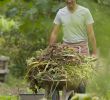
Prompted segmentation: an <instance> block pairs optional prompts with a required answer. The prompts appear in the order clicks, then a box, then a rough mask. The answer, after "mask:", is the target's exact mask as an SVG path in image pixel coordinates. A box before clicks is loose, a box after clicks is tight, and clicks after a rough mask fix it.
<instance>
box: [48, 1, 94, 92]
mask: <svg viewBox="0 0 110 100" xmlns="http://www.w3.org/2000/svg"><path fill="white" fill-rule="evenodd" d="M93 23H94V20H93V18H92V15H91V13H90V11H89V10H88V9H87V8H85V7H82V6H80V5H78V4H77V2H76V0H66V6H65V7H64V8H62V9H59V11H58V12H57V15H56V17H55V19H54V26H53V30H52V33H51V36H50V41H49V45H52V44H54V43H55V42H56V40H57V35H58V31H59V29H60V26H62V28H63V33H64V35H63V43H64V44H65V45H70V46H72V47H74V48H76V51H77V52H79V53H81V54H84V55H89V49H88V41H90V43H91V46H92V55H93V56H96V40H95V36H94V30H93ZM77 92H79V93H84V92H85V87H84V86H82V85H81V86H79V87H78V90H77Z"/></svg>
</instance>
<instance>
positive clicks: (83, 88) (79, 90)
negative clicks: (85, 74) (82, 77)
mask: <svg viewBox="0 0 110 100" xmlns="http://www.w3.org/2000/svg"><path fill="white" fill-rule="evenodd" d="M76 92H77V93H85V92H86V85H85V84H82V83H81V84H80V85H79V86H78V88H77V90H76Z"/></svg>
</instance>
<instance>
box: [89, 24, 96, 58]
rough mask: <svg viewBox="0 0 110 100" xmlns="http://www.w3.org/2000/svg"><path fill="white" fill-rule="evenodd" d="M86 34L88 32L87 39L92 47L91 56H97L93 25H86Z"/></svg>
mask: <svg viewBox="0 0 110 100" xmlns="http://www.w3.org/2000/svg"><path fill="white" fill-rule="evenodd" d="M87 32H88V39H89V41H90V43H91V45H92V49H93V51H92V55H94V56H96V54H97V48H96V39H95V35H94V30H93V24H88V25H87Z"/></svg>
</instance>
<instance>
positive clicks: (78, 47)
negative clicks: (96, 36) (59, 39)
mask: <svg viewBox="0 0 110 100" xmlns="http://www.w3.org/2000/svg"><path fill="white" fill-rule="evenodd" d="M63 45H68V46H70V47H73V48H74V49H75V51H76V52H77V53H80V54H82V55H86V56H88V55H89V47H88V43H87V42H85V41H82V42H78V43H67V42H64V43H63Z"/></svg>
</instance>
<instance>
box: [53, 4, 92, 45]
mask: <svg viewBox="0 0 110 100" xmlns="http://www.w3.org/2000/svg"><path fill="white" fill-rule="evenodd" d="M54 23H55V24H61V25H62V28H63V33H64V35H63V41H64V42H67V43H77V42H81V41H88V37H87V24H92V23H94V20H93V18H92V15H91V13H90V11H89V9H87V8H85V7H82V6H80V5H78V8H77V9H76V11H75V12H73V13H71V12H70V11H69V10H68V8H67V6H66V7H64V8H62V9H59V11H58V12H57V15H56V17H55V19H54Z"/></svg>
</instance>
